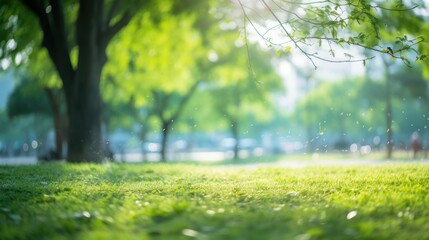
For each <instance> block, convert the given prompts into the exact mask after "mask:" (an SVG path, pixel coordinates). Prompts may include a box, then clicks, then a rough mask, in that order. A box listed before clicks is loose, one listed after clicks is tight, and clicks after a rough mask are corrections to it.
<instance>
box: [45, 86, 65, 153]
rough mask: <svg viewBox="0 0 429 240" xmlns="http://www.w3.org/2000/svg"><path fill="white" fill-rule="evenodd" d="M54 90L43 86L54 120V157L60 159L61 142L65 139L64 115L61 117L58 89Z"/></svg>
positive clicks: (61, 151)
mask: <svg viewBox="0 0 429 240" xmlns="http://www.w3.org/2000/svg"><path fill="white" fill-rule="evenodd" d="M54 91H55V90H53V89H50V88H45V92H46V94H47V96H48V99H49V103H50V105H51V108H52V115H53V116H52V117H53V121H54V130H55V150H54V151H55V152H54V158H55V159H61V158H62V157H63V155H62V154H63V144H64V139H65V137H64V136H65V127H66V119H65V118H66V117H63V113H62V112H61V97H60V96H58V94H61V93H58V91H59V90H57V92H54Z"/></svg>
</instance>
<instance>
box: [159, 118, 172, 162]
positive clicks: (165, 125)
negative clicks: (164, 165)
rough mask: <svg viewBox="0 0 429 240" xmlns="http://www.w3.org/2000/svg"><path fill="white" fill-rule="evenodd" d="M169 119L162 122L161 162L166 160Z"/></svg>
mask: <svg viewBox="0 0 429 240" xmlns="http://www.w3.org/2000/svg"><path fill="white" fill-rule="evenodd" d="M170 127H171V121H163V122H162V139H161V162H167V158H166V153H167V142H168V135H169V133H170Z"/></svg>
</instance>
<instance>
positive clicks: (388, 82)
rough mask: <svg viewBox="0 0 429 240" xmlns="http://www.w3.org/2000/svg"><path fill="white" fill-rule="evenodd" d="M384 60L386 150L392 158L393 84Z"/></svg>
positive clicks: (388, 157) (387, 65) (389, 157)
mask: <svg viewBox="0 0 429 240" xmlns="http://www.w3.org/2000/svg"><path fill="white" fill-rule="evenodd" d="M383 62H384V69H385V73H384V77H385V81H386V134H387V141H386V150H387V156H386V157H387V159H391V158H392V155H393V129H392V122H393V110H392V84H391V79H389V78H390V75H389V63H388V62H386V60H384V61H383Z"/></svg>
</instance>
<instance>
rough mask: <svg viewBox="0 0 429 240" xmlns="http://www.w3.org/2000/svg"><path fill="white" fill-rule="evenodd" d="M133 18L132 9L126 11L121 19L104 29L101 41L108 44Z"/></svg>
mask: <svg viewBox="0 0 429 240" xmlns="http://www.w3.org/2000/svg"><path fill="white" fill-rule="evenodd" d="M132 18H133V14H132V13H131V11H130V10H128V11H126V12H125V13H124V14H123V15H122V17H121V19H119V21H117V22H116V23H115V24H113V25H112V26H109V27H107V29H106V30H105V31H104V33H103V34H102V36H101V39H100V41H101V43H102V44H105V45H107V44H108V43H109V42H110V40H112V38H113V37H114V36H115V35H116V34H117V33H118V32H119V31H120V30H121V29H122V28H124V27H125V26H126V25H127V24H128V23H129V22H130V21H131V19H132Z"/></svg>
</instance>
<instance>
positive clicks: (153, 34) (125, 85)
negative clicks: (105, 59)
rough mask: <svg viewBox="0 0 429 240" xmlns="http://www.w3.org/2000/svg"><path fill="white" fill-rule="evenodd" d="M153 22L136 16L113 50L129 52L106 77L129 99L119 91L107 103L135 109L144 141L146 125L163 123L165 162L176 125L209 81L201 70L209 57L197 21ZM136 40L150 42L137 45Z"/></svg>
mask: <svg viewBox="0 0 429 240" xmlns="http://www.w3.org/2000/svg"><path fill="white" fill-rule="evenodd" d="M200 14H201V15H200V17H203V16H205V17H206V14H205V12H204V11H203V12H202V13H200ZM147 18H148V14H141V15H139V16H136V17H135V19H134V20H133V24H132V25H131V26H130V27H129V28H128V29H126V30H125V31H124V32H123V33H121V34H120V35H119V36H118V42H117V44H116V43H114V44H112V46H111V48H110V49H109V52H111V51H112V52H113V53H115V52H117V50H118V49H122V48H123V47H124V46H126V48H127V50H124V51H122V52H121V55H120V57H117V58H116V59H114V60H113V61H111V62H110V63H109V66H111V67H109V68H108V69H107V71H106V72H105V74H106V78H109V79H110V80H111V81H110V83H112V84H114V85H115V86H117V87H118V86H119V87H120V88H121V89H122V93H123V94H122V95H120V96H119V98H118V94H115V93H116V91H115V92H112V93H113V94H112V95H111V96H106V97H110V98H113V101H122V102H128V103H129V105H130V107H132V108H134V109H135V111H134V113H135V114H134V116H135V117H136V119H140V120H141V121H142V122H140V124H141V125H143V127H142V128H141V130H142V132H141V137H142V138H144V136H145V133H144V132H145V131H146V130H147V129H148V128H147V127H144V125H147V124H148V121H149V119H150V118H156V119H157V121H158V122H159V126H160V131H159V132H160V134H161V160H162V161H165V160H166V150H167V140H168V136H169V134H170V132H171V130H172V125H173V124H174V123H175V122H176V121H177V120H178V118H179V117H180V115H181V114H182V112H183V110H184V108H185V106H186V104H187V103H188V101H189V99H190V98H191V96H192V95H193V94H194V93H195V91H196V90H197V87H198V85H199V83H200V82H201V81H203V80H204V79H202V78H203V77H202V74H201V72H202V70H201V68H203V67H204V65H205V62H207V60H206V59H207V57H206V55H205V49H203V48H202V43H201V35H200V32H199V31H198V29H196V27H195V24H196V22H197V20H195V16H189V15H186V14H184V15H179V14H178V15H176V16H171V15H169V14H161V15H158V17H157V19H156V22H154V21H148V19H147ZM138 29H144V32H138V31H137V30H138ZM130 36H133V38H135V37H137V38H144V37H146V39H144V40H142V41H139V42H135V41H134V40H133V38H131V37H130ZM171 39H175V40H174V41H171ZM118 73H120V74H118ZM118 76H120V78H118ZM124 78H125V79H124ZM124 80H126V81H124ZM142 83H144V84H142ZM141 109H145V110H146V111H141ZM143 115H144V116H143ZM141 140H142V141H144V139H141Z"/></svg>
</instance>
